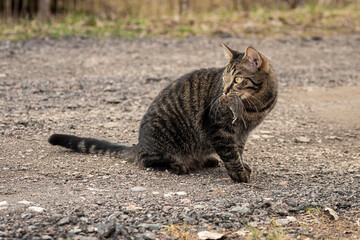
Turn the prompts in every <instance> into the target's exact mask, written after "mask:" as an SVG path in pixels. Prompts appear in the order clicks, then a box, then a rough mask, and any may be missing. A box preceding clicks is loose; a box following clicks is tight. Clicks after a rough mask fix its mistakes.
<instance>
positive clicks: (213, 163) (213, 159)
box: [204, 156, 219, 168]
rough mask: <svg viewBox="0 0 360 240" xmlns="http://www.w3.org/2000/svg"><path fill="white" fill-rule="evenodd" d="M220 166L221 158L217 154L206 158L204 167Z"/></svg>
mask: <svg viewBox="0 0 360 240" xmlns="http://www.w3.org/2000/svg"><path fill="white" fill-rule="evenodd" d="M218 166H219V160H218V159H217V158H216V157H215V156H209V157H208V158H206V159H205V162H204V168H215V167H218Z"/></svg>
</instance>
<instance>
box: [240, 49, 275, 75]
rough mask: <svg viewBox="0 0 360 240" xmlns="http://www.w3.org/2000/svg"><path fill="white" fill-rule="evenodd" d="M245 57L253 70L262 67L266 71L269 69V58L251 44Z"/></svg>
mask: <svg viewBox="0 0 360 240" xmlns="http://www.w3.org/2000/svg"><path fill="white" fill-rule="evenodd" d="M243 59H246V60H247V63H248V66H249V67H250V68H251V69H253V70H260V69H262V70H264V71H265V72H268V71H269V62H268V61H267V59H266V58H265V57H263V56H262V55H261V54H260V53H259V52H258V51H257V50H256V49H255V48H253V47H251V46H249V47H248V48H247V49H246V51H245V55H244V57H243Z"/></svg>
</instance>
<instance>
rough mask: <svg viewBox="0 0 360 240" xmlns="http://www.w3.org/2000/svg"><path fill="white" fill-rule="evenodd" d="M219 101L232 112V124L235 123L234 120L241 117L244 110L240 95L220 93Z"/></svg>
mask: <svg viewBox="0 0 360 240" xmlns="http://www.w3.org/2000/svg"><path fill="white" fill-rule="evenodd" d="M219 103H220V105H221V106H223V107H226V108H228V109H229V110H230V111H231V114H232V122H231V123H232V124H235V122H236V120H238V118H239V117H241V114H242V113H243V110H244V105H243V103H242V95H240V96H238V95H225V94H223V95H221V96H220V98H219Z"/></svg>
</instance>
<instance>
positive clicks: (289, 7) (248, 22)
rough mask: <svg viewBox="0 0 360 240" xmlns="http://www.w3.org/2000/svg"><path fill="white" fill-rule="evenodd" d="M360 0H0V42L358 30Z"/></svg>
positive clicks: (347, 31)
mask: <svg viewBox="0 0 360 240" xmlns="http://www.w3.org/2000/svg"><path fill="white" fill-rule="evenodd" d="M359 5H360V0H338V1H336V0H275V1H271V0H2V1H0V19H1V23H0V41H1V40H21V39H26V38H29V37H47V36H50V37H54V38H60V37H63V36H68V35H81V36H83V35H91V36H97V37H99V38H106V37H113V36H123V37H130V38H134V37H152V36H162V37H167V36H168V37H183V36H188V35H218V34H223V35H229V34H230V35H261V36H268V35H304V34H305V35H309V34H310V35H318V34H331V33H339V32H343V33H344V32H345V33H351V32H359V31H360V11H359V10H360V9H359V8H360V7H359Z"/></svg>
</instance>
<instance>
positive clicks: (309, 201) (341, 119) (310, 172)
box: [0, 35, 360, 239]
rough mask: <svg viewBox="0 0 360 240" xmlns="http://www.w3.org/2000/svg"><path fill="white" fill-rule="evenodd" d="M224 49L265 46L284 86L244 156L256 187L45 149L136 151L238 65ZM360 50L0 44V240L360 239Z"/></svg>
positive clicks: (73, 41) (81, 41)
mask: <svg viewBox="0 0 360 240" xmlns="http://www.w3.org/2000/svg"><path fill="white" fill-rule="evenodd" d="M221 42H224V43H226V44H227V45H229V46H230V47H232V48H235V49H239V50H241V51H243V50H245V48H246V47H247V46H248V45H252V46H254V47H255V48H257V49H258V50H259V51H260V52H261V53H263V54H264V55H265V56H267V57H268V58H269V59H270V61H271V63H272V65H273V67H274V68H275V70H276V73H277V79H278V82H279V91H280V96H279V100H278V103H277V106H276V107H275V109H274V110H273V112H271V114H270V115H269V116H268V117H267V119H266V120H265V121H264V122H263V123H262V124H261V125H260V126H259V127H258V128H257V129H256V130H255V131H254V132H253V133H252V135H251V137H250V139H249V141H248V143H247V146H246V149H245V152H244V158H245V161H246V162H247V163H249V165H250V166H251V167H252V169H253V174H252V180H251V181H252V182H251V184H253V185H243V184H239V183H234V182H232V181H231V180H230V178H229V177H228V175H227V173H226V170H225V169H224V167H222V166H221V167H218V168H214V169H206V170H204V171H201V172H195V173H191V174H189V175H182V176H177V175H174V174H171V173H169V172H166V171H165V172H161V171H154V170H151V169H140V168H138V167H137V166H134V165H133V164H130V163H127V162H125V161H123V160H122V159H113V158H108V157H104V156H93V155H82V154H76V153H73V152H70V151H67V150H65V149H61V148H59V147H54V146H50V145H49V144H48V143H47V138H48V137H49V136H50V135H51V134H52V133H70V134H76V135H79V136H87V137H96V138H101V139H106V140H109V141H114V142H119V143H123V144H129V145H130V144H134V143H136V141H137V132H138V126H139V123H140V120H141V117H142V115H143V114H144V113H145V111H146V110H147V107H148V106H149V104H150V102H151V101H152V99H154V97H155V96H156V95H157V94H158V93H159V91H160V90H161V89H162V88H164V87H165V86H166V85H167V84H169V83H170V82H171V81H173V80H175V79H176V78H178V77H180V76H181V75H182V74H185V73H187V72H190V71H192V70H194V69H198V68H203V67H219V66H223V65H224V64H225V63H226V58H225V57H224V54H223V50H222V49H221V47H220V43H221ZM359 46H360V36H359V35H346V36H327V37H313V38H311V37H305V38H293V37H287V38H268V39H262V40H260V39H247V38H235V37H228V38H220V37H211V38H206V37H197V38H184V39H138V40H125V39H109V40H105V41H99V40H95V39H88V38H69V39H64V40H59V41H55V40H49V39H45V40H36V39H33V40H28V41H25V42H20V43H10V42H1V43H0V113H1V114H0V136H1V138H0V239H14V238H22V239H54V238H56V239H57V238H64V239H67V238H71V239H98V238H100V239H103V238H113V239H176V238H181V239H186V237H187V238H188V239H193V238H195V237H196V236H197V233H198V232H200V231H204V230H208V231H211V232H218V233H222V234H226V235H225V236H224V237H223V238H228V239H239V238H244V239H251V238H255V239H256V236H262V237H263V238H264V239H270V238H269V237H271V236H273V235H274V236H276V237H278V239H290V238H298V239H305V238H309V239H315V238H320V239H321V238H326V239H359V238H360V144H359V139H360V121H359V120H360V107H359V106H360V84H359V83H360V48H359ZM325 207H329V208H331V209H333V210H334V211H335V212H336V214H337V215H338V216H339V219H338V220H333V219H332V218H333V216H332V215H331V214H330V215H327V214H326V213H327V211H325V210H324V209H325ZM256 234H257V235H256ZM272 239H273V238H272Z"/></svg>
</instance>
